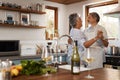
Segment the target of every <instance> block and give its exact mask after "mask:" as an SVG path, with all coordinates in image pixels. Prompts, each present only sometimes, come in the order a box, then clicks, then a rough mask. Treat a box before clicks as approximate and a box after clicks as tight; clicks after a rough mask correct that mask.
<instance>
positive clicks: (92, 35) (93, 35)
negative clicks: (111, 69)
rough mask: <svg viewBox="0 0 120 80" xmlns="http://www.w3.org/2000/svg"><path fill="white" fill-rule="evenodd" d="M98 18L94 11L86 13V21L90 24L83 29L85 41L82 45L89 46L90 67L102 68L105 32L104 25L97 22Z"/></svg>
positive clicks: (106, 42) (105, 41) (105, 39)
mask: <svg viewBox="0 0 120 80" xmlns="http://www.w3.org/2000/svg"><path fill="white" fill-rule="evenodd" d="M99 20H100V17H99V15H98V14H97V13H96V12H92V13H90V14H89V15H88V23H89V24H90V25H91V26H90V27H88V28H87V29H86V30H85V36H86V40H87V41H86V42H85V43H84V46H85V47H86V48H89V50H90V53H91V56H92V57H94V59H95V60H94V62H92V63H91V67H92V68H102V67H103V60H104V57H103V55H104V47H107V46H108V40H107V32H106V30H105V28H104V27H102V26H100V25H99V24H98V22H99Z"/></svg>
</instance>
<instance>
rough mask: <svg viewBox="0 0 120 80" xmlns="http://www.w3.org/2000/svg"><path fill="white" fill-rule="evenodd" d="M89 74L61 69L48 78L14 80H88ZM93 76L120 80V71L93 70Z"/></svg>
mask: <svg viewBox="0 0 120 80" xmlns="http://www.w3.org/2000/svg"><path fill="white" fill-rule="evenodd" d="M87 73H88V72H87V71H84V72H81V73H80V74H79V75H72V74H71V73H70V71H69V70H64V69H59V72H57V73H55V74H50V76H48V77H45V76H41V75H32V76H25V75H21V76H18V77H14V78H13V79H12V80H88V79H86V78H84V77H85V76H86V75H87ZM91 74H92V75H93V76H94V77H95V78H94V79H92V80H120V70H115V69H106V68H102V69H95V70H92V71H91Z"/></svg>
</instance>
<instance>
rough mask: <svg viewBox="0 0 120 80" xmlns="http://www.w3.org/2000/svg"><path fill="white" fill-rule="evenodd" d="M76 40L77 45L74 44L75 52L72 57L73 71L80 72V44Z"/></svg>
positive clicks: (73, 72)
mask: <svg viewBox="0 0 120 80" xmlns="http://www.w3.org/2000/svg"><path fill="white" fill-rule="evenodd" d="M74 42H75V46H74V49H73V54H72V57H71V73H72V74H79V73H80V56H79V53H78V48H77V46H78V44H77V41H74Z"/></svg>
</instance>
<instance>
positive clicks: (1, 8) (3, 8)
mask: <svg viewBox="0 0 120 80" xmlns="http://www.w3.org/2000/svg"><path fill="white" fill-rule="evenodd" d="M0 10H8V11H16V12H22V13H34V14H46V12H42V11H36V10H28V9H17V8H9V7H3V6H0Z"/></svg>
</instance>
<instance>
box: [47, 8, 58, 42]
mask: <svg viewBox="0 0 120 80" xmlns="http://www.w3.org/2000/svg"><path fill="white" fill-rule="evenodd" d="M46 19H47V28H46V40H52V39H53V37H54V34H56V31H57V29H58V8H56V7H50V6H47V7H46Z"/></svg>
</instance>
